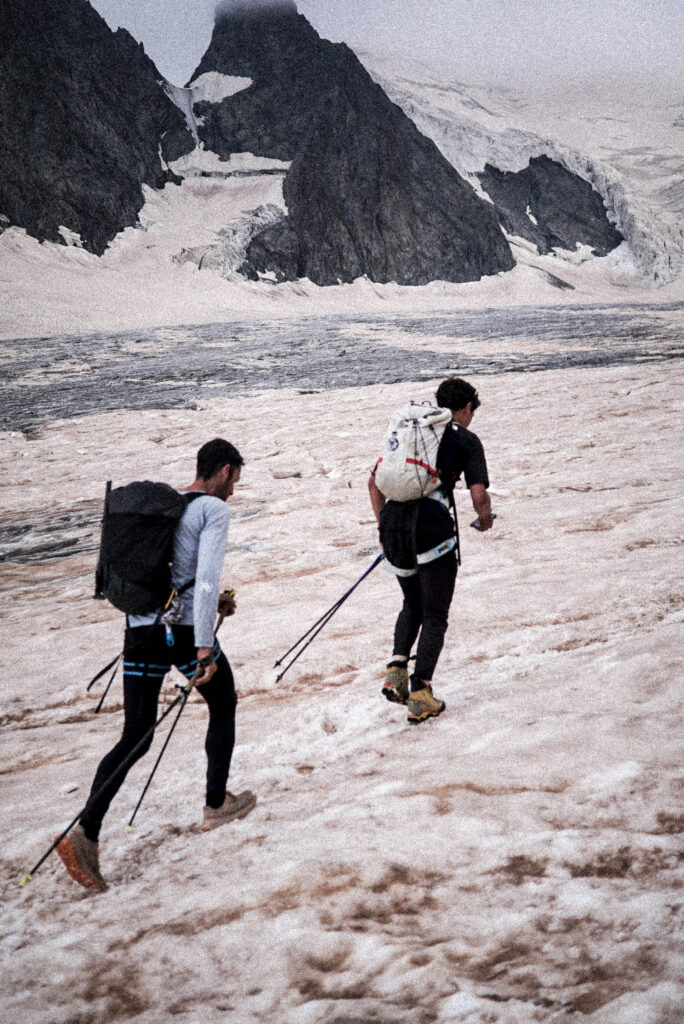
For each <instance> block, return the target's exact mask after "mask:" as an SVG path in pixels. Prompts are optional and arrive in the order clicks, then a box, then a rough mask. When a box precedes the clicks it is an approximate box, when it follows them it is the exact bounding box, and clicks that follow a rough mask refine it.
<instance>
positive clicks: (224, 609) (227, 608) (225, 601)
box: [218, 590, 237, 619]
mask: <svg viewBox="0 0 684 1024" xmlns="http://www.w3.org/2000/svg"><path fill="white" fill-rule="evenodd" d="M236 609H237V602H236V600H235V591H234V590H224V591H223V593H222V594H219V600H218V613H219V615H221V616H222V618H224V619H227V618H229V617H230V616H231V615H235V611H236Z"/></svg>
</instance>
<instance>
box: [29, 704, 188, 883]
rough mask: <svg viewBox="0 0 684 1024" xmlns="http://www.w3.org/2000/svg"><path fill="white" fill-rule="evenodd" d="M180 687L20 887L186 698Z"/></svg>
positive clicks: (31, 876)
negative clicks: (89, 805)
mask: <svg viewBox="0 0 684 1024" xmlns="http://www.w3.org/2000/svg"><path fill="white" fill-rule="evenodd" d="M181 689H182V691H183V692H181V693H179V694H178V696H177V697H176V699H175V700H174V701H173V703H172V704H169V706H168V708H167V709H166V711H164V712H163V713H162V714H161V715H160V716H159V718H158V719H157V721H156V722H155V723H154V725H151V726H150V728H149V729H148V730H147V732H146V733H145V735H144V736H143V737H142V739H140V740H138V742H137V743H136V745H135V746H134V747H133V749H132V750H131V752H130V753H129V754H127V756H126V757H125V758H124V759H123V761H122V762H121V764H120V765H118V767H117V768H115V769H114V771H113V772H112V774H111V775H110V776H109V778H108V779H105V781H104V782H103V783H102V785H101V786H100V788H99V789H98V790H97V792H96V793H93V795H92V797H88V802H87V803H86V804H85V806H84V807H82V808H81V810H80V811H79V812H78V814H77V815H76V817H75V818H74V819H73V821H71V822H70V823H69V824H68V825H67V827H66V828H65V829H64V831H63V832H62V833H61V835H58V836H57V838H56V839H55V841H54V842H53V844H52V846H51V847H50V849H49V850H47V852H46V853H44V854H43V856H42V857H41V858H40V860H39V861H38V863H37V864H35V865H34V867H32V868H31V870H30V871H29V872H28V873H27V874H26V875H24V877H23V879H22V880H21V883H20V885H21V886H22V888H23V887H24V886H25V885H28V883H29V882H31V881H33V876H34V875H35V873H36V871H37V870H38V868H40V867H41V866H42V865H43V864H44V863H45V861H46V860H47V859H48V857H49V856H50V854H51V853H52V852H53V850H56V849H57V847H58V846H59V844H60V843H61V842H62V840H63V839H64V837H65V836H67V835H68V834H69V832H71V830H72V828H73V827H74V825H75V824H76V823H77V822H78V821H79V820H80V818H81V815H82V814H83V812H84V811H85V809H86V807H87V806H88V804H89V803H90V802H91V799H92V800H97V798H98V797H99V796H101V795H102V793H103V792H104V791H105V789H106V788H107V786H109V785H110V783H111V782H112V781H113V780H114V779H115V778H116V777H117V775H119V774H120V773H121V772H122V771H123V769H124V768H127V767H128V766H129V764H130V763H131V762H132V760H133V758H134V757H135V755H136V754H137V753H138V751H139V750H140V748H141V747H142V745H143V744H144V743H146V742H147V740H148V739H149V737H150V736H151V735H152V734H153V733H154V730H155V729H156V728H157V726H158V725H161V723H162V722H163V721H164V719H165V718H166V717H167V716H168V715H170V714H171V712H172V711H173V710H174V708H175V707H176V705H177V704H178V703H179V702H180V701H181V700H183V698H184V697H185V699H186V700H187V696H186V694H185V690H186V689H187V687H185V686H183V687H182V688H181Z"/></svg>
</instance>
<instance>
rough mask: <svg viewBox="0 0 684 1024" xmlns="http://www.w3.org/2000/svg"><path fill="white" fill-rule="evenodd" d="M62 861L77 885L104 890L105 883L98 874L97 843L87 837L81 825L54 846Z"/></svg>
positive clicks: (99, 890)
mask: <svg viewBox="0 0 684 1024" xmlns="http://www.w3.org/2000/svg"><path fill="white" fill-rule="evenodd" d="M56 850H57V853H58V854H59V856H60V858H61V860H62V863H63V864H64V866H65V868H66V869H67V871H68V872H69V874H70V875H71V877H72V878H73V880H74V881H75V882H78V884H79V885H82V886H84V887H85V888H86V889H96V890H97V891H98V892H104V891H105V889H106V888H107V883H106V882H105V880H104V878H103V877H102V875H101V874H100V857H99V850H98V844H97V843H94V842H93V840H92V839H88V837H87V836H86V834H85V832H84V831H83V826H82V825H76V827H75V828H73V829H72V830H71V832H70V833H69V835H66V836H64V839H62V840H61V842H60V843H59V844H58V845H57V847H56Z"/></svg>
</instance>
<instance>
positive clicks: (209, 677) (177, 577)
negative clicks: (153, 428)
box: [57, 438, 256, 889]
mask: <svg viewBox="0 0 684 1024" xmlns="http://www.w3.org/2000/svg"><path fill="white" fill-rule="evenodd" d="M242 465H243V459H242V456H241V455H240V453H239V452H238V450H237V449H236V448H235V447H234V445H232V444H230V443H229V442H228V441H224V440H222V439H220V438H217V439H215V440H213V441H209V442H208V443H207V444H205V445H203V446H202V448H200V450H199V452H198V453H197V477H196V479H195V481H194V483H193V484H191V486H190V487H188V488H187V489H186V490H185V491H182V492H181V493H184V494H186V495H187V496H188V499H189V501H188V505H187V507H186V509H185V511H184V513H183V515H182V518H181V520H180V523H179V525H178V528H177V530H176V534H175V538H174V553H173V565H172V576H171V579H172V584H173V586H174V588H176V589H177V590H182V595H181V596H180V597H179V598H177V599H176V602H177V603H176V605H175V609H174V610H175V614H174V615H172V616H170V617H169V616H168V615H167V616H165V619H166V620H167V621H166V623H162V622H160V615H159V613H154V612H153V613H151V614H149V615H143V616H141V615H129V616H128V617H127V623H126V633H125V640H124V683H123V685H124V716H125V720H124V727H123V733H122V735H121V739H120V740H119V742H118V743H117V744H116V746H115V747H114V748H113V749H112V750H111V751H110V752H109V753H108V754H107V755H106V756H105V757H104V758H103V760H102V761H101V763H100V766H99V767H98V769H97V772H96V774H95V778H94V780H93V784H92V787H91V798H90V799H89V801H88V804H87V805H86V807H85V810H84V811H83V813H82V815H81V818H80V824H79V825H78V826H77V827H76V828H75V829H74V830H73V831H72V832H71V834H70V835H68V836H65V838H64V839H63V840H62V841H61V843H60V844H59V846H58V847H57V852H58V853H59V855H60V857H61V858H62V860H63V861H64V863H65V865H66V867H67V870H68V871H69V874H70V875H71V876H72V877H73V878H74V879H75V880H76V881H77V882H80V884H81V885H84V886H86V887H87V888H91V889H104V888H106V883H105V881H104V879H103V878H102V875H101V873H100V868H99V853H98V849H99V848H98V839H99V833H100V827H101V825H102V819H103V818H104V816H105V814H106V812H107V810H108V808H109V805H110V803H111V801H112V800H113V798H114V796H115V795H116V793H117V792H118V790H119V788H120V787H121V784H122V783H123V781H124V779H125V777H126V774H127V772H128V770H129V768H130V767H131V766H132V765H133V764H134V763H135V761H137V760H138V759H139V758H140V757H142V756H143V755H144V754H145V753H146V752H147V750H149V747H150V745H151V743H152V735H150V737H149V741H148V742H146V743H144V744H142V745H141V747H140V749H139V750H137V751H136V753H135V755H134V757H133V758H132V759H131V760H130V762H129V763H128V764H127V765H125V766H124V765H123V762H124V761H125V759H126V758H127V757H129V755H130V754H131V752H132V751H133V750H134V748H135V747H136V745H137V744H138V743H140V741H141V739H142V738H143V737H144V736H145V734H146V733H147V732H148V731H149V730H150V728H151V727H152V726H153V725H154V723H155V720H156V715H157V702H158V698H159V692H160V690H161V685H162V682H163V679H164V676H165V675H166V673H167V672H168V671H169V670H170V668H171V666H172V665H175V666H176V667H177V668H178V669H179V670H180V671H181V672H182V673H183V675H185V676H186V678H187V679H192V678H193V677H194V678H195V685H196V686H197V689H198V692H199V693H200V695H201V696H202V697H203V698H204V700H205V701H206V703H207V705H208V708H209V725H208V728H207V735H206V743H205V749H206V753H207V779H206V806H205V808H204V818H203V823H202V829H203V830H204V831H207V830H209V829H213V828H216V827H218V826H219V825H223V824H226V823H227V822H229V821H232V820H233V819H235V818H242V817H244V816H245V815H246V814H248V813H249V812H250V811H251V810H252V808H253V807H254V805H255V803H256V797H255V796H254V794H253V793H251V792H249V791H248V790H247V791H245V792H243V793H240V794H238V795H237V796H233V794H231V793H228V792H227V791H226V785H227V779H228V772H229V769H230V761H231V756H232V753H233V746H234V742H235V708H236V704H237V696H236V693H235V686H234V683H233V673H232V671H231V668H230V665H229V664H228V659H227V658H226V656H225V654H224V653H223V652H222V650H221V647H220V645H219V642H218V640H217V639H216V637H215V635H214V624H215V619H216V613H217V608H218V607H220V610H221V611H222V612H223V614H227V615H231V614H232V613H233V612H234V610H235V602H234V599H233V598H232V596H230V595H228V594H223V595H220V593H219V591H220V586H221V569H222V566H223V560H224V557H225V552H226V541H227V536H228V524H229V521H230V511H229V509H228V506H227V505H226V501H227V499H228V498H229V497H230V496H231V495H232V493H233V488H234V487H235V484H236V483H237V482H238V480H239V479H240V471H241V467H242ZM190 580H194V584H193V585H192V586H189V587H187V586H184V585H185V584H187V582H188V581H190ZM169 618H170V619H171V620H172V622H169ZM198 671H199V674H197V673H198ZM120 766H121V770H120V771H119V770H118V769H119V767H120ZM112 776H113V777H112ZM107 780H110V782H109V783H108V782H107ZM100 790H101V792H99V791H100Z"/></svg>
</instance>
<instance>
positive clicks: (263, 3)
mask: <svg viewBox="0 0 684 1024" xmlns="http://www.w3.org/2000/svg"><path fill="white" fill-rule="evenodd" d="M268 11H273V12H274V13H280V12H283V13H288V12H289V13H291V14H297V5H296V4H295V3H294V0H219V2H218V3H217V4H216V19H217V20H218V19H219V18H230V17H233V16H235V15H239V16H241V17H245V16H248V15H250V14H263V13H265V12H268Z"/></svg>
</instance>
